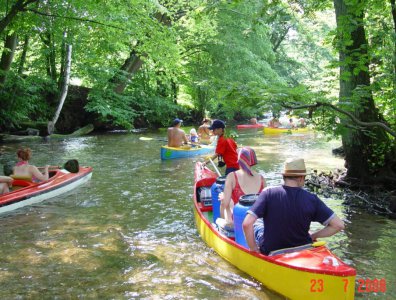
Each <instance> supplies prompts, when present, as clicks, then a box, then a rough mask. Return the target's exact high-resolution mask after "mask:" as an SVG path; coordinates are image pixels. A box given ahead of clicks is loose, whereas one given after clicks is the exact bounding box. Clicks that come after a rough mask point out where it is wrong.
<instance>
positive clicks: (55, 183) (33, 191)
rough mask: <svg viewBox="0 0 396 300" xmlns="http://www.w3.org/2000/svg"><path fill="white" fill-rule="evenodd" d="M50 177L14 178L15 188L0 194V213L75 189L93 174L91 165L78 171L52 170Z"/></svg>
mask: <svg viewBox="0 0 396 300" xmlns="http://www.w3.org/2000/svg"><path fill="white" fill-rule="evenodd" d="M49 175H50V178H49V179H48V180H46V181H42V182H39V183H35V182H31V181H26V180H20V179H14V181H13V182H12V185H13V190H12V191H11V192H9V193H7V194H3V195H1V196H0V213H4V212H7V211H11V210H14V209H17V208H20V207H23V206H26V205H30V204H33V203H38V202H41V201H43V200H46V199H49V198H52V197H56V196H58V195H60V194H63V193H66V192H68V191H71V190H73V189H74V188H76V187H77V186H79V185H81V184H83V183H85V182H86V181H88V180H89V179H90V178H91V176H92V168H91V167H80V170H79V171H78V173H70V172H68V171H66V170H63V169H58V170H54V171H50V174H49Z"/></svg>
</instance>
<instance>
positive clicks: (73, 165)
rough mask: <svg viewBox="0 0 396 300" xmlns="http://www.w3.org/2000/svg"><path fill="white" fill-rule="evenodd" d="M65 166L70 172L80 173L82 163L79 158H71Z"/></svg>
mask: <svg viewBox="0 0 396 300" xmlns="http://www.w3.org/2000/svg"><path fill="white" fill-rule="evenodd" d="M63 168H64V169H65V170H67V171H69V172H70V173H78V171H79V170H80V165H79V163H78V160H77V159H70V160H68V161H67V162H65V164H64V165H63Z"/></svg>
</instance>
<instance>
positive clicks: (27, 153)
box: [11, 148, 49, 182]
mask: <svg viewBox="0 0 396 300" xmlns="http://www.w3.org/2000/svg"><path fill="white" fill-rule="evenodd" d="M31 156H32V150H30V149H29V148H25V149H19V150H18V151H17V157H18V162H17V164H16V165H15V167H14V169H13V174H12V175H11V177H12V178H14V179H16V178H18V179H24V180H28V181H34V182H38V181H44V180H48V178H49V175H48V167H49V166H45V167H44V174H42V173H41V172H40V171H39V169H38V168H37V167H36V166H33V165H30V164H29V160H30V158H31Z"/></svg>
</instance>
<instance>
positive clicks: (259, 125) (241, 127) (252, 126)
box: [236, 124, 264, 129]
mask: <svg viewBox="0 0 396 300" xmlns="http://www.w3.org/2000/svg"><path fill="white" fill-rule="evenodd" d="M263 127H264V124H240V125H237V126H236V128H237V129H249V128H263Z"/></svg>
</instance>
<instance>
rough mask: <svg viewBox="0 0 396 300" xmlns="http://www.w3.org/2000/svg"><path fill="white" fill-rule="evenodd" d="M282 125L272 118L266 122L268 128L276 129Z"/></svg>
mask: <svg viewBox="0 0 396 300" xmlns="http://www.w3.org/2000/svg"><path fill="white" fill-rule="evenodd" d="M281 125H282V124H281V123H280V122H279V120H278V118H275V117H272V119H271V120H269V122H268V127H273V128H278V127H280V126H281Z"/></svg>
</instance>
